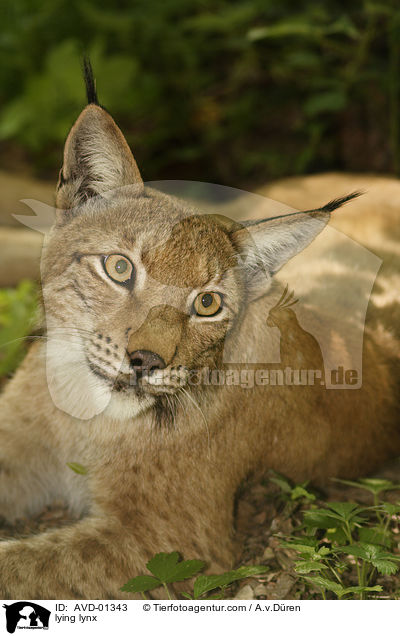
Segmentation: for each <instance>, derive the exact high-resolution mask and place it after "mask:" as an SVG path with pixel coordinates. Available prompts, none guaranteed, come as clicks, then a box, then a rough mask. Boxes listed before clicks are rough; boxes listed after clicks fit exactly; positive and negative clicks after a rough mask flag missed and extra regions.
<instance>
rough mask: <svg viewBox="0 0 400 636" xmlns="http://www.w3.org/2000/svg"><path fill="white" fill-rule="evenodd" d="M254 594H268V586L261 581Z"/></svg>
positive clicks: (257, 595)
mask: <svg viewBox="0 0 400 636" xmlns="http://www.w3.org/2000/svg"><path fill="white" fill-rule="evenodd" d="M254 596H255V597H256V598H258V597H259V596H267V586H266V585H263V584H262V583H260V584H259V585H257V586H256V587H255V588H254Z"/></svg>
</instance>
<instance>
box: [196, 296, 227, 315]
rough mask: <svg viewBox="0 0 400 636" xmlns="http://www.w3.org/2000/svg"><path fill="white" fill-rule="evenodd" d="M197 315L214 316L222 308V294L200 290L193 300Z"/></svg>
mask: <svg viewBox="0 0 400 636" xmlns="http://www.w3.org/2000/svg"><path fill="white" fill-rule="evenodd" d="M193 309H194V311H195V313H196V314H197V316H206V317H210V316H215V314H217V313H218V312H219V311H220V310H221V309H222V294H219V293H218V292H202V293H201V294H199V295H198V296H196V298H195V299H194V302H193Z"/></svg>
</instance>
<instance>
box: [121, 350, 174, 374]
mask: <svg viewBox="0 0 400 636" xmlns="http://www.w3.org/2000/svg"><path fill="white" fill-rule="evenodd" d="M129 357H130V359H131V367H133V369H135V371H147V372H148V371H154V370H155V369H165V367H166V364H165V362H164V360H163V359H162V358H161V356H159V355H158V353H154V352H153V351H147V350H145V349H140V350H139V351H132V353H130V354H129Z"/></svg>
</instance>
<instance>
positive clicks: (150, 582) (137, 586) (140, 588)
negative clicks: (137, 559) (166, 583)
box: [121, 574, 162, 592]
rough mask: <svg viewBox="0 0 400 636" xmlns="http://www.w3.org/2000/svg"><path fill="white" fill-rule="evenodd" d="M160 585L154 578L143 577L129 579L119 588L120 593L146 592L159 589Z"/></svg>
mask: <svg viewBox="0 0 400 636" xmlns="http://www.w3.org/2000/svg"><path fill="white" fill-rule="evenodd" d="M160 585H162V583H161V581H159V580H158V579H156V578H154V576H149V575H146V574H145V575H143V576H135V577H134V578H133V579H130V581H128V582H127V583H125V585H123V586H122V587H121V591H122V592H148V591H149V590H154V588H156V587H160Z"/></svg>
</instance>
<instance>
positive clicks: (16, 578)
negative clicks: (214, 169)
mask: <svg viewBox="0 0 400 636" xmlns="http://www.w3.org/2000/svg"><path fill="white" fill-rule="evenodd" d="M90 81H91V80H90V78H89V93H90V97H91V99H90V100H89V101H90V102H91V103H89V105H88V106H87V107H86V108H85V109H84V110H83V112H82V113H81V115H80V116H79V118H78V120H77V121H76V123H75V125H74V126H73V128H72V130H71V132H70V133H69V136H68V139H67V142H66V146H65V153H64V164H63V168H62V170H61V173H60V180H59V184H58V190H57V200H56V201H57V215H56V222H55V224H54V227H53V228H52V230H51V233H50V235H49V237H48V238H47V240H46V244H45V249H44V254H43V258H42V287H43V298H44V306H45V315H46V325H47V336H46V338H45V339H39V340H38V341H37V342H36V343H35V344H34V345H33V346H32V347H31V349H30V351H29V353H28V355H27V357H26V359H25V361H24V362H23V364H22V365H21V367H20V369H19V370H18V372H17V373H16V375H15V377H14V378H13V379H12V380H11V381H10V382H9V383H8V385H7V386H6V389H5V390H4V392H3V395H2V397H1V427H0V440H1V450H0V453H1V454H0V514H1V515H2V516H4V517H5V518H6V519H7V520H9V521H13V520H15V519H16V518H18V517H21V516H25V515H33V514H35V513H37V512H38V511H40V510H41V509H42V508H43V506H44V505H46V504H48V503H50V502H51V501H53V500H55V499H56V498H60V497H62V498H64V500H66V501H67V502H68V505H69V508H70V510H71V513H73V514H74V515H77V516H78V518H79V521H77V522H75V523H73V524H71V525H70V526H67V527H64V528H61V529H56V530H49V531H47V532H44V533H42V534H39V535H36V536H33V537H28V538H25V539H21V540H7V541H3V542H1V543H0V595H1V597H2V598H3V599H8V598H12V599H14V598H15V599H18V598H35V599H43V598H48V599H50V598H53V599H54V598H55V599H68V598H88V599H96V598H97V599H101V598H129V595H128V594H125V593H123V592H121V591H120V587H121V586H122V585H123V584H124V583H125V582H126V581H127V580H128V579H129V578H131V577H133V576H135V575H137V574H141V573H143V572H144V571H145V564H146V562H147V561H148V559H149V558H151V557H152V556H153V555H154V554H155V553H156V552H160V551H163V552H170V551H173V550H178V551H179V552H180V553H181V554H182V556H183V557H185V558H201V559H204V560H205V561H207V562H208V563H209V565H210V571H221V570H222V569H227V568H229V567H231V566H232V565H233V556H234V554H235V537H234V530H233V527H234V525H233V524H234V517H233V507H234V497H235V493H236V491H237V488H238V486H239V485H240V483H241V482H242V480H243V479H244V478H246V476H248V475H249V474H254V473H258V472H260V471H263V470H267V469H270V468H272V469H276V470H278V471H280V472H282V473H285V474H286V475H288V476H290V477H292V478H293V479H296V480H300V479H313V480H316V481H323V480H325V479H327V478H328V477H330V476H334V475H336V476H341V477H348V478H349V477H354V476H356V475H359V474H362V473H366V472H368V471H371V470H373V469H374V468H375V467H376V466H377V465H379V463H381V462H382V461H384V460H385V459H386V458H389V457H392V456H394V455H396V454H400V435H399V433H400V426H399V422H398V366H399V348H398V340H397V338H398V337H399V327H398V320H397V324H396V323H395V319H396V316H397V318H398V316H399V302H398V301H399V296H398V293H399V285H398V283H399V274H398V273H396V270H394V265H393V264H389V266H388V271H387V272H385V271H384V268H383V269H382V276H380V277H379V278H378V282H377V284H376V288H375V289H376V294H377V296H376V298H377V301H376V302H375V301H374V296H372V300H371V302H370V309H369V313H368V316H367V323H366V327H365V334H364V356H363V370H362V383H361V384H362V386H358V388H356V389H352V388H351V386H349V388H348V389H346V388H345V387H343V386H342V387H341V388H339V389H334V388H333V389H332V388H326V387H325V383H324V370H323V369H322V366H323V361H322V358H323V344H321V342H319V341H318V339H317V338H316V337H315V335H313V333H311V331H313V330H312V329H311V330H310V329H309V328H308V327H307V325H306V324H305V323H304V320H303V321H302V320H301V319H299V318H298V316H299V315H300V314H298V315H297V314H296V312H297V311H298V309H297V308H298V307H300V306H301V305H302V293H303V292H300V296H299V290H298V289H296V290H295V292H296V296H293V293H292V291H291V290H290V289H287V290H285V289H284V286H281V285H280V284H279V283H278V282H276V280H275V278H274V275H275V274H276V273H277V272H278V270H280V269H281V267H283V266H284V265H285V263H286V262H287V261H289V260H290V259H292V258H293V257H295V256H296V255H297V254H298V253H300V252H301V251H302V250H303V249H304V248H306V247H307V246H308V245H309V244H310V243H311V242H312V241H313V239H314V238H315V237H316V236H317V235H318V234H319V233H320V232H321V230H322V229H323V228H324V227H325V226H326V224H327V223H328V220H329V217H330V214H331V212H332V211H333V210H334V209H335V208H337V207H339V206H340V205H341V204H342V203H344V202H345V201H346V197H345V198H344V199H342V200H336V201H333V202H331V203H330V204H327V205H326V206H325V207H322V208H320V209H317V210H314V211H309V212H304V213H295V212H293V213H291V214H288V215H285V214H278V215H276V216H275V217H274V218H269V219H267V220H265V221H263V220H258V221H255V222H249V221H247V222H245V223H244V224H239V223H237V222H234V221H231V220H228V219H227V218H226V217H224V216H223V215H217V214H200V213H198V211H196V209H193V208H190V207H189V205H188V204H187V203H183V202H181V201H180V200H179V199H177V198H174V197H172V196H169V195H166V194H162V193H161V192H159V191H157V190H155V189H151V188H148V187H146V186H145V185H144V184H143V182H142V179H141V176H140V174H139V170H138V168H137V165H136V163H135V160H134V159H133V157H132V155H131V152H130V150H129V148H128V145H127V143H126V141H125V140H124V137H123V136H122V133H121V132H120V130H119V128H118V127H117V126H116V124H115V123H114V121H113V119H112V118H111V117H110V115H109V114H108V113H107V112H106V111H105V110H103V109H102V108H101V107H100V106H99V105H98V104H97V101H96V99H95V96H94V94H93V91H92V90H91V84H90ZM339 194H341V193H339ZM366 196H367V195H366ZM348 198H349V199H350V198H351V196H350V197H348ZM348 208H349V209H350V208H351V204H349V206H348ZM384 212H385V211H384V210H382V211H381V212H380V214H379V217H377V218H376V219H372V220H371V221H370V222H371V223H375V228H376V229H375V232H376V233H379V235H380V236H381V237H382V241H383V243H382V253H383V254H384V255H385V257H388V258H389V253H396V252H397V256H398V254H399V251H400V249H399V245H400V243H399V242H397V243H396V242H395V236H394V235H393V232H394V231H395V232H397V233H398V224H397V226H396V227H392V225H391V224H390V219H389V220H387V221H386V220H385V217H384ZM346 213H347V212H343V213H342V212H339V213H338V214H344V215H346ZM363 224H364V220H363V219H360V226H361V227H363ZM356 226H357V219H356V220H355V221H354V222H353V224H352V232H353V235H354V236H355V237H357V231H356V230H355V229H354V228H356ZM371 232H372V231H371ZM324 234H325V232H323V233H322V235H324ZM322 235H321V236H322ZM385 240H386V243H385V242H384V241H385ZM331 252H332V254H331V255H334V256H335V257H336V259H337V260H336V261H335V260H330V261H327V260H326V261H324V263H322V265H321V268H320V269H319V268H317V267H315V266H314V267H313V268H312V269H313V271H309V270H307V262H306V261H305V262H304V267H305V269H304V275H301V277H300V278H301V283H302V285H303V288H304V289H303V291H304V294H306V293H307V289H309V288H310V287H311V286H314V287H315V286H316V287H318V288H319V289H322V292H323V291H324V290H326V289H328V286H329V285H331V284H332V282H333V283H334V285H335V288H336V290H337V291H336V296H335V297H336V298H337V299H338V303H339V304H340V306H343V307H346V303H347V301H348V300H349V299H350V295H351V294H353V291H352V287H351V285H350V284H349V281H351V275H349V274H348V272H349V271H350V272H351V271H352V268H354V270H357V267H358V266H359V269H358V272H357V271H354V276H355V277H356V276H360V277H361V278H362V277H363V276H365V272H364V271H363V269H362V267H363V266H362V264H361V265H360V264H358V263H352V262H350V263H344V262H342V261H341V254H340V252H339V253H336V254H335V250H334V249H332V250H331ZM306 260H307V259H306ZM321 262H322V261H321ZM298 263H299V261H298ZM299 267H300V265H299V264H298V265H296V271H297V272H299V271H300V269H299ZM346 267H347V269H346ZM302 271H303V270H302ZM397 271H398V270H397ZM329 289H331V287H329ZM385 293H386V296H385ZM329 295H330V296H332V294H331V293H330V294H329ZM384 296H385V298H384ZM322 298H323V295H322ZM296 300H299V302H298V303H295V301H296ZM366 300H367V299H365V302H366ZM306 309H307V307H306ZM299 311H300V309H299ZM309 311H310V312H311V314H312V308H309ZM345 313H346V312H344V314H345ZM304 315H305V314H303V316H304ZM361 318H363V317H362V316H361ZM332 319H335V320H336V323H337V316H333V317H332ZM347 319H348V324H345V323H343V334H346V333H348V332H349V330H351V329H357V330H359V331H360V330H361V331H362V330H363V329H364V321H363V320H361V319H360V317H359V316H353V315H348V316H347ZM329 320H330V318H329V316H326V315H324V318H323V320H322V323H323V327H324V328H325V329H326V330H327V333H332V334H333V333H335V334H336V335H335V337H333V336H332V342H335V343H336V344H335V347H336V349H335V355H336V359H338V357H339V358H340V356H341V355H342V357H343V360H346V368H350V369H351V368H352V367H351V366H350V367H349V365H348V360H349V354H348V352H347V350H345V349H346V347H345V346H344V343H345V342H346V339H345V337H343V338H342V337H341V334H337V333H336V331H335V332H333V331H332V330H331V331H329V330H330V326H329V325H330V323H329ZM343 320H345V319H344V318H343ZM315 321H318V319H317V318H315ZM309 324H310V325H311V324H313V322H312V320H311V322H310V323H309ZM265 334H269V336H268V337H266V338H264V336H265ZM314 334H315V332H314ZM272 346H274V347H275V352H276V351H277V352H278V354H279V352H280V355H281V357H282V360H281V363H282V364H284V365H285V367H287V366H288V367H290V366H291V367H292V368H293V369H295V370H296V369H297V370H300V369H302V370H313V374H314V375H312V382H310V383H305V384H304V385H298V384H299V383H298V382H297V383H296V382H292V383H282V382H281V381H279V378H281V376H279V375H278V376H277V377H278V381H277V382H275V383H274V382H269V381H268V378H269V377H271V378H272V371H274V372H277V371H278V370H279V368H280V366H281V364H280V361H279V357H278V359H276V357H275V358H274V359H272V358H271V355H270V354H271V351H270V347H272ZM228 351H230V352H233V353H234V354H235V355H236V358H235V356H233V358H232V360H233V361H231V362H229V361H228V362H227V361H226V360H227V352H228ZM238 352H242V353H243V352H244V353H245V358H243V360H244V359H245V362H241V359H240V356H239V353H238ZM240 355H241V354H240ZM324 355H325V354H324ZM262 360H265V361H266V364H262V363H261V362H260V361H262ZM253 361H254V362H253ZM243 369H245V370H247V371H249V370H252V371H254V372H255V373H256V374H257V371H259V372H260V373H259V375H258V376H257V377H258V380H259V382H255V384H254V386H253V388H251V389H249V388H248V387H246V386H242V385H241V384H239V385H238V384H237V383H236V382H234V381H232V379H234V378H235V377H236V378H237V377H240V376H237V375H236V376H235V373H239V374H240V373H241V372H242V371H243ZM221 370H223V371H224V372H225V376H224V377H225V380H226V381H225V382H223V383H221V382H217V383H213V382H212V381H211V380H210V378H211V377H212V373H213V371H221ZM268 370H269V372H270V373H271V376H269V375H268ZM228 371H231V372H232V373H231V375H229V374H228ZM396 371H397V376H396ZM307 372H308V371H307ZM228 377H230V380H231V381H228ZM307 377H308V376H307ZM396 377H397V380H396ZM396 382H397V384H396ZM350 384H351V383H350ZM69 462H77V463H79V464H81V465H82V466H84V467H85V469H86V471H87V474H86V475H77V474H75V473H74V472H72V471H71V470H70V468H69V467H68V466H67V463H69Z"/></svg>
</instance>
